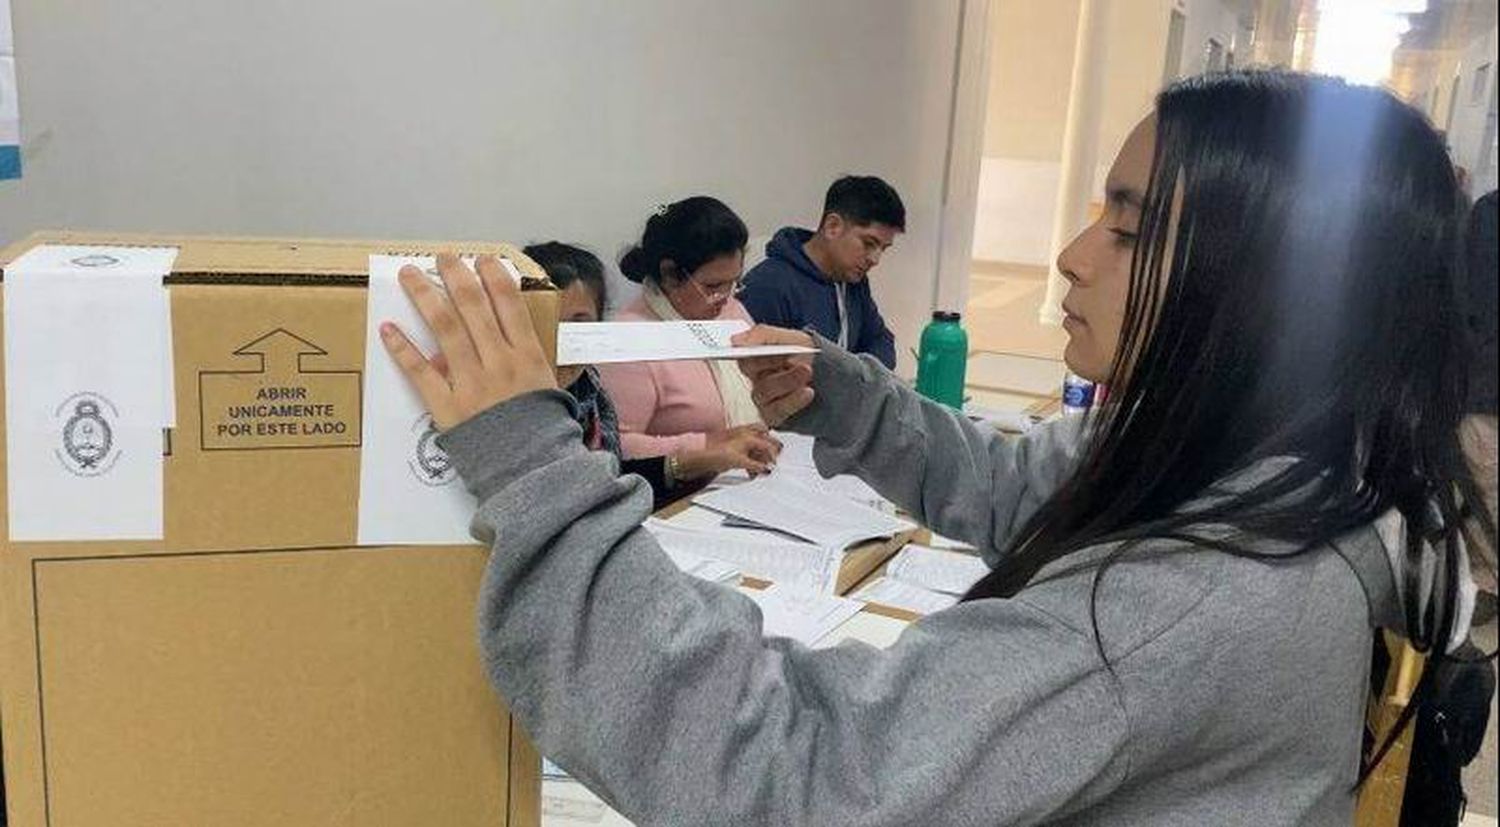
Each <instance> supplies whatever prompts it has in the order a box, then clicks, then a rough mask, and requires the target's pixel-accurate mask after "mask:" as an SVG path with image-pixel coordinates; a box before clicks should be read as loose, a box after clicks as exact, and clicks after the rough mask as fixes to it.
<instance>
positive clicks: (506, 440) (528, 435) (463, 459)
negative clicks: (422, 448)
mask: <svg viewBox="0 0 1500 827" xmlns="http://www.w3.org/2000/svg"><path fill="white" fill-rule="evenodd" d="M574 404H575V403H574V402H573V397H571V396H569V395H568V394H566V393H564V392H562V391H560V390H546V391H534V392H532V393H527V394H523V395H521V396H518V397H516V398H514V399H508V400H506V401H504V402H501V403H500V404H498V405H495V406H494V407H492V408H490V409H488V410H486V411H484V412H483V413H481V414H479V415H477V416H474V417H471V418H470V419H467V420H464V421H463V422H460V423H459V424H457V425H455V426H453V427H452V428H450V429H448V430H447V431H446V432H444V433H443V434H441V435H439V436H438V439H437V442H438V447H440V448H442V449H443V450H444V451H447V452H448V456H449V457H450V458H451V459H452V460H453V466H454V468H456V469H457V470H458V475H459V476H460V477H462V478H463V481H464V484H465V485H467V486H468V488H469V491H470V493H472V494H473V495H474V496H475V497H476V498H477V499H478V500H479V501H480V502H481V503H482V502H484V501H485V500H487V499H489V498H490V497H491V496H492V495H494V494H496V493H498V492H499V491H500V490H501V489H503V488H505V486H507V485H509V484H510V483H512V482H514V481H516V480H518V479H520V478H521V477H522V476H525V475H526V474H527V473H528V472H530V471H534V470H536V469H537V468H541V467H542V466H544V465H547V464H548V463H551V462H555V461H557V460H559V459H563V458H564V457H567V456H570V455H572V454H580V453H584V452H586V451H587V450H588V449H587V448H585V447H584V445H583V430H582V429H581V428H579V427H578V422H577V420H576V419H575V416H574V410H573V406H574Z"/></svg>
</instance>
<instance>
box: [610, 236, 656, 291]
mask: <svg viewBox="0 0 1500 827" xmlns="http://www.w3.org/2000/svg"><path fill="white" fill-rule="evenodd" d="M660 266H661V261H660V259H658V260H656V261H652V260H651V257H650V256H648V255H647V254H646V250H645V248H643V247H641V245H639V244H637V245H635V246H634V247H631V248H630V249H629V250H626V251H625V255H623V256H621V257H620V273H621V275H623V276H625V278H627V279H630V280H631V281H633V282H635V283H636V284H640V283H641V282H643V281H645V280H646V277H647V276H654V275H656V271H657V268H658V267H660Z"/></svg>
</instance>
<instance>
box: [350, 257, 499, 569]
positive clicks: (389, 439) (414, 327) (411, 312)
mask: <svg viewBox="0 0 1500 827" xmlns="http://www.w3.org/2000/svg"><path fill="white" fill-rule="evenodd" d="M407 264H411V265H414V266H416V267H418V268H419V269H421V270H422V271H423V272H425V273H427V275H428V276H429V277H430V278H432V279H436V278H437V269H436V265H437V259H436V258H435V257H433V256H381V255H374V256H370V287H369V291H368V293H367V298H366V308H365V382H364V399H363V410H364V432H363V434H362V435H361V436H362V438H361V444H360V449H359V525H358V532H357V535H356V537H357V541H358V542H359V544H360V545H397V544H408V543H414V544H422V545H426V544H446V543H454V544H458V543H472V542H474V540H473V538H472V537H470V536H469V520H470V518H472V517H473V516H474V498H473V497H471V496H469V493H468V492H467V491H465V490H464V486H463V483H462V482H461V481H459V479H458V473H457V472H456V471H455V470H454V468H453V463H452V461H451V460H449V458H448V455H447V454H446V453H444V452H443V449H442V448H439V447H438V444H437V428H436V427H434V425H433V424H432V417H430V416H428V415H427V411H426V409H425V408H423V406H422V400H421V398H420V397H418V396H417V393H416V391H415V390H413V389H412V387H411V385H410V383H408V382H407V380H406V377H405V376H404V375H402V373H401V371H400V369H398V368H397V367H396V363H395V361H394V360H393V359H391V357H390V355H389V354H388V353H386V351H385V346H384V345H382V344H381V341H380V324H381V323H382V322H387V321H390V322H395V323H396V324H397V325H398V326H399V327H400V328H401V329H402V330H403V331H405V332H406V335H407V336H408V337H409V338H410V339H411V340H412V342H413V343H415V344H416V346H417V347H418V348H420V349H421V350H422V351H423V352H424V353H426V354H427V355H429V356H431V355H433V354H435V353H437V346H436V342H435V340H434V339H433V338H432V334H431V333H430V332H429V331H428V330H427V325H426V324H425V323H424V322H423V321H422V317H421V316H420V315H419V314H418V313H417V310H416V308H415V307H413V306H412V303H411V301H410V300H408V299H407V298H406V293H405V292H404V291H403V290H402V289H401V285H400V284H399V283H398V282H397V280H396V276H397V274H398V273H400V271H401V268H402V267H403V266H405V265H407Z"/></svg>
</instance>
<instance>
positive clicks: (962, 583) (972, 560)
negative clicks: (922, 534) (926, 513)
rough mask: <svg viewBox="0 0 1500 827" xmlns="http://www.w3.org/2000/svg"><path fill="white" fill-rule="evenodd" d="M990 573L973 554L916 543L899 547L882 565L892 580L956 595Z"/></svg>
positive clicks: (987, 567)
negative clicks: (940, 549) (899, 550)
mask: <svg viewBox="0 0 1500 827" xmlns="http://www.w3.org/2000/svg"><path fill="white" fill-rule="evenodd" d="M989 573H990V567H989V566H988V565H987V564H986V563H985V562H984V561H983V560H981V559H980V558H978V557H976V556H974V555H972V554H962V553H960V552H956V551H939V550H937V549H932V548H927V547H926V546H919V545H909V546H907V547H906V548H904V549H902V550H901V553H900V554H897V555H896V556H895V557H892V558H891V561H890V562H889V563H887V564H886V566H885V576H886V577H889V578H891V579H893V580H900V581H902V582H903V583H910V584H911V585H913V586H920V587H922V588H924V589H930V590H932V591H936V592H945V593H947V594H955V595H961V594H964V593H965V592H967V591H968V590H969V587H970V586H973V585H974V584H975V583H977V582H979V580H980V578H982V577H984V576H985V575H986V574H989Z"/></svg>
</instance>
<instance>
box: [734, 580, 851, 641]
mask: <svg viewBox="0 0 1500 827" xmlns="http://www.w3.org/2000/svg"><path fill="white" fill-rule="evenodd" d="M745 594H747V595H749V596H750V599H751V600H754V601H755V602H756V604H757V605H759V606H760V614H761V617H762V618H763V624H762V633H763V634H764V635H765V636H766V637H784V638H791V639H792V640H795V641H799V642H801V643H805V644H808V645H811V644H813V643H815V642H816V641H817V640H818V639H819V638H822V637H824V636H826V635H828V633H830V632H832V631H833V630H834V629H836V628H838V627H839V626H840V625H841V624H843V623H844V622H845V621H847V620H848V619H849V618H851V617H854V616H855V615H856V614H859V610H860V603H859V602H858V601H855V600H848V599H845V598H842V597H830V596H828V595H816V594H805V593H799V592H794V591H791V590H789V589H785V588H782V587H780V586H771V587H770V588H768V589H765V590H763V591H752V590H746V591H745Z"/></svg>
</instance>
